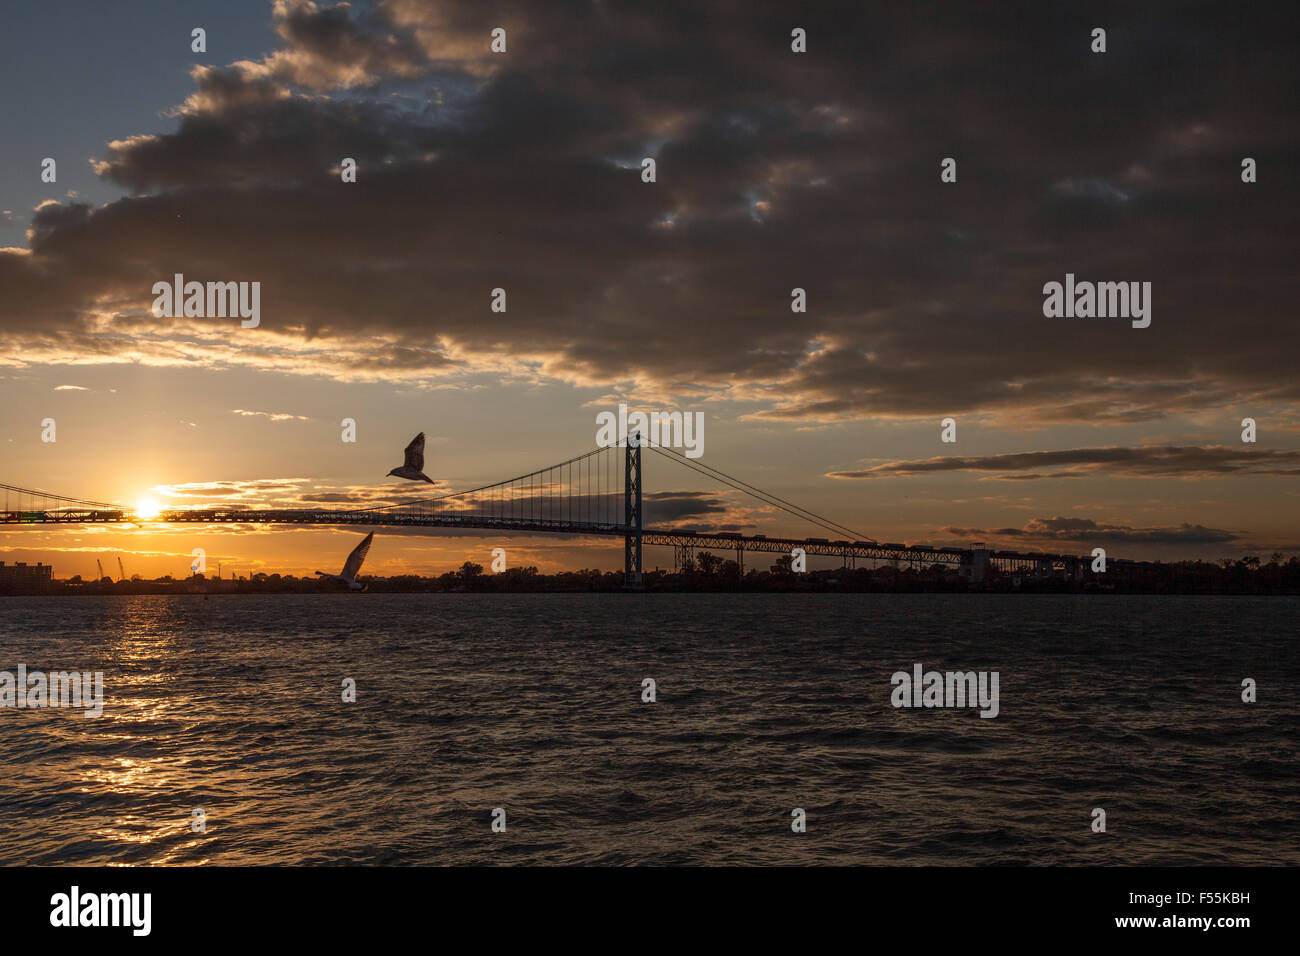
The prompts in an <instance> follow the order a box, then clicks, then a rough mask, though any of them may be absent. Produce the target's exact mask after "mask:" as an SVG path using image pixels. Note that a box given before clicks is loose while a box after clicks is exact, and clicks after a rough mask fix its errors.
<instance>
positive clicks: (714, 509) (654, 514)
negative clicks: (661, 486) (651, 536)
mask: <svg viewBox="0 0 1300 956" xmlns="http://www.w3.org/2000/svg"><path fill="white" fill-rule="evenodd" d="M644 510H645V518H644V524H645V525H646V526H647V527H659V528H662V527H665V526H672V525H675V524H678V523H680V522H682V521H686V520H688V519H701V518H716V517H717V516H719V515H724V514H727V513H728V511H729V509H728V506H727V503H726V502H725V501H723V500H722V499H721V498H718V497H717V496H715V495H712V494H709V493H708V492H704V491H660V492H653V493H650V494H647V495H645V497H644Z"/></svg>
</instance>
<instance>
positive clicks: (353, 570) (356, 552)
mask: <svg viewBox="0 0 1300 956" xmlns="http://www.w3.org/2000/svg"><path fill="white" fill-rule="evenodd" d="M374 536H375V533H374V532H373V531H372V532H370V534H368V535H366V537H365V540H364V541H362V542H361V543H360V544H359V545H357V546H356V547H355V548H353V549H352V553H351V554H349V555H348V559H347V561H345V562H344V564H343V573H342V574H326V573H325V572H324V571H317V572H316V573H317V574H319V575H320V576H321V577H323V578H331V579H333V580H335V581H345V582H347V585H348V590H350V591H362V590H364V589H365V585H364V584H360V583H358V582H357V572H358V571H360V570H361V562H362V561H364V560H366V555H367V554H369V553H370V541H371V539H373V538H374Z"/></svg>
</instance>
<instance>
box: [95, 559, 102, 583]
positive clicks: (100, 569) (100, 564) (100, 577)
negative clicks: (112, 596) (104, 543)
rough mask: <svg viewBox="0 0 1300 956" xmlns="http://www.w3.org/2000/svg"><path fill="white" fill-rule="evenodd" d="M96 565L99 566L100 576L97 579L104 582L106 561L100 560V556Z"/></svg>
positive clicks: (96, 560)
mask: <svg viewBox="0 0 1300 956" xmlns="http://www.w3.org/2000/svg"><path fill="white" fill-rule="evenodd" d="M95 567H97V568H99V577H98V578H96V579H95V580H96V581H100V582H102V581H103V580H104V562H103V561H100V560H99V558H96V559H95Z"/></svg>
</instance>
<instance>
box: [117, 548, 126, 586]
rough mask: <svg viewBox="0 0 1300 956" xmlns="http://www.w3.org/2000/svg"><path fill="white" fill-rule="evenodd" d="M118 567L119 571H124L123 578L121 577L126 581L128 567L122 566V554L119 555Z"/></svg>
mask: <svg viewBox="0 0 1300 956" xmlns="http://www.w3.org/2000/svg"><path fill="white" fill-rule="evenodd" d="M117 569H118V570H119V571H121V572H122V578H121V579H122V580H123V581H125V580H126V568H124V567H122V556H121V555H120V554H119V555H118V556H117Z"/></svg>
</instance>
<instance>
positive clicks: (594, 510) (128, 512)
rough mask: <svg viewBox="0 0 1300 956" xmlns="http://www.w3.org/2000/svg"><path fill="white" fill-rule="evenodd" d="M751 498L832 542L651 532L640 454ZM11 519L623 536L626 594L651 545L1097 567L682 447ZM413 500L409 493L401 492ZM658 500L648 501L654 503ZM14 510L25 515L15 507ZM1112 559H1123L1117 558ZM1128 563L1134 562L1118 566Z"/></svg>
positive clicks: (959, 564) (34, 508)
mask: <svg viewBox="0 0 1300 956" xmlns="http://www.w3.org/2000/svg"><path fill="white" fill-rule="evenodd" d="M644 450H648V451H650V452H653V453H654V454H655V455H657V456H659V458H660V459H663V460H666V461H671V462H673V463H674V464H676V465H678V466H682V467H685V468H687V469H689V470H691V471H694V472H696V473H697V474H699V475H702V476H705V477H707V478H710V479H712V480H714V481H717V482H720V483H721V484H723V485H725V486H727V487H729V488H732V489H734V490H736V491H739V492H741V493H743V494H744V495H747V496H749V497H751V498H754V499H756V500H757V501H760V502H762V503H763V504H765V505H766V506H768V507H769V508H772V509H774V510H778V511H781V512H784V513H785V514H787V515H790V516H793V517H796V518H799V519H801V520H802V521H804V522H808V523H810V524H812V525H815V526H816V527H818V528H819V529H821V530H823V531H825V532H826V533H827V535H833V536H834V537H829V536H828V537H804V538H795V537H778V536H773V537H769V536H767V535H763V534H742V533H739V532H727V531H700V530H696V529H689V528H679V527H653V526H647V525H646V524H645V522H644V520H643V519H644V514H645V512H644V505H645V501H646V496H645V494H644V493H643V478H644V472H643V468H642V464H643V455H642V453H643V451H644ZM0 490H3V493H4V496H5V499H4V504H5V507H4V510H3V511H0V525H33V524H75V525H80V524H133V525H137V526H140V527H145V526H148V525H155V524H202V525H231V524H239V525H260V524H300V525H328V526H358V527H370V528H378V527H384V526H398V527H416V528H459V529H483V530H491V531H506V532H522V533H541V534H564V535H570V536H602V537H620V538H622V539H623V542H624V547H623V556H624V557H623V569H624V571H623V573H624V586H625V587H626V588H628V589H633V590H636V589H639V588H640V587H641V581H642V551H643V549H644V548H645V547H647V546H662V547H671V548H672V549H673V552H674V565H675V567H678V568H681V567H686V566H687V565H688V563H689V561H690V559H691V558H692V557H693V555H694V554H695V552H697V551H722V552H728V551H734V552H735V554H736V560H737V563H738V564H739V565H740V567H741V569H742V571H743V568H744V564H745V554H746V553H747V552H767V553H779V554H784V555H789V554H790V553H791V552H792V551H793V550H794V549H796V548H801V549H803V551H804V553H805V554H807V555H821V556H829V557H838V558H840V559H841V560H842V561H843V563H844V566H845V567H850V566H856V563H857V562H858V561H860V560H869V561H874V562H892V563H894V564H896V565H897V564H907V565H908V566H911V567H918V566H919V567H929V566H931V565H935V564H939V565H946V566H952V567H954V568H957V569H959V570H960V572H961V573H962V574H963V575H964V576H967V577H970V578H971V579H972V580H975V581H978V580H982V579H983V577H984V571H985V569H986V568H989V567H991V568H993V569H995V570H997V571H1001V572H1008V573H1024V574H1032V575H1037V576H1063V577H1065V578H1067V579H1078V578H1081V577H1082V576H1083V573H1084V570H1085V569H1086V568H1088V567H1089V563H1090V561H1091V558H1090V557H1079V556H1077V555H1063V554H1043V553H1038V552H1016V551H994V550H991V549H987V548H984V547H983V546H982V545H978V544H977V545H973V546H971V547H966V548H951V547H945V548H934V547H929V546H927V545H921V544H904V543H901V542H883V543H882V542H878V541H876V540H874V539H872V538H868V537H866V536H865V535H862V534H860V533H858V532H855V531H853V530H851V529H849V528H847V527H845V526H844V525H841V524H838V523H837V522H835V521H832V520H830V519H829V518H826V517H825V516H823V515H820V514H818V513H816V512H813V511H809V510H808V509H806V508H802V507H800V506H798V505H796V504H794V503H792V502H790V501H787V500H786V499H784V498H781V497H779V496H777V495H774V494H772V493H770V492H767V491H764V490H762V489H760V488H757V487H755V486H753V485H751V484H749V483H748V482H745V481H742V480H740V479H739V478H735V477H733V476H731V475H728V474H726V473H725V472H722V471H720V470H718V469H716V468H713V467H712V466H710V465H706V464H704V463H703V462H702V461H700V460H699V459H692V458H688V457H686V456H684V455H682V454H681V453H679V452H677V451H676V450H675V449H672V448H666V447H661V446H658V445H641V444H638V443H637V442H636V440H635V438H634V439H633V441H630V442H629V441H624V442H621V443H620V444H618V445H609V446H605V447H601V448H597V449H595V450H593V451H589V452H587V453H586V454H583V455H579V456H577V457H575V458H570V459H569V460H567V461H563V462H560V463H559V464H555V465H548V466H546V467H544V468H540V469H538V470H536V471H533V472H530V473H528V474H526V475H520V476H518V477H516V478H508V479H506V480H504V481H499V482H495V483H493V484H490V485H482V486H480V487H478V488H472V489H470V490H468V491H457V492H448V493H446V494H441V495H436V496H433V497H428V498H418V499H415V500H402V501H400V502H398V503H395V504H387V505H379V506H372V507H364V508H246V507H231V506H226V507H213V506H197V507H186V508H177V509H163V510H160V511H158V512H157V513H152V512H151V513H149V514H143V513H140V512H139V511H138V510H137V509H132V508H129V507H124V506H122V505H120V504H113V503H109V502H103V501H93V500H90V499H85V498H75V497H70V496H66V495H58V494H53V493H50V492H45V491H39V490H35V489H30V488H22V487H18V486H16V485H8V484H0ZM395 491H400V492H402V493H405V492H406V491H407V489H405V488H395ZM654 501H655V496H653V495H652V496H651V504H652V505H653V503H654ZM11 504H16V505H17V507H15V508H11V507H10V506H11ZM1111 560H1114V559H1111ZM1117 563H1119V564H1121V565H1125V564H1132V563H1133V562H1126V561H1118V562H1117Z"/></svg>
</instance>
